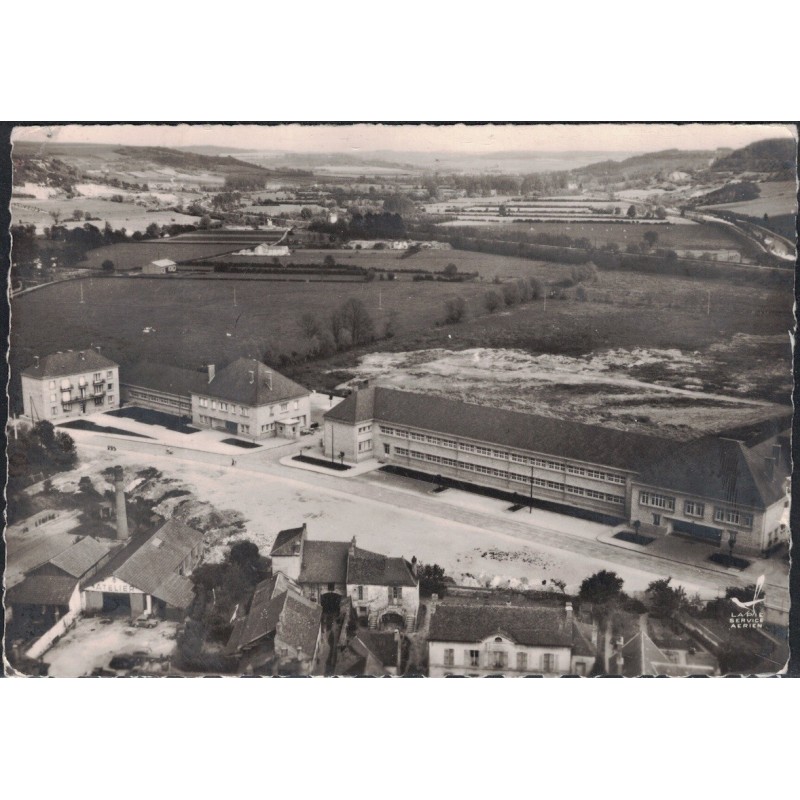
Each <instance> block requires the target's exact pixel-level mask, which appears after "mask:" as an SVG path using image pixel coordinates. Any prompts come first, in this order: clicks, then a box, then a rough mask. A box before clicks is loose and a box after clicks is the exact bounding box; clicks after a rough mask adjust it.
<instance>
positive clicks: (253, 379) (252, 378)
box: [248, 369, 256, 383]
mask: <svg viewBox="0 0 800 800" xmlns="http://www.w3.org/2000/svg"><path fill="white" fill-rule="evenodd" d="M248 372H249V373H250V383H255V382H256V373H255V370H252V369H251V370H248Z"/></svg>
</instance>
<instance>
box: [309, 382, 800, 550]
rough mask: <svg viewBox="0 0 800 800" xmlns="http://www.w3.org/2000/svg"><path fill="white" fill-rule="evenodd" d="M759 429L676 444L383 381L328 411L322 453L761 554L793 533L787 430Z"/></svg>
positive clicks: (577, 514)
mask: <svg viewBox="0 0 800 800" xmlns="http://www.w3.org/2000/svg"><path fill="white" fill-rule="evenodd" d="M761 427H762V430H761V431H760V432H758V431H757V432H756V433H755V434H749V433H747V434H744V435H743V436H742V438H741V439H734V438H726V437H723V436H713V435H712V436H704V437H702V438H699V439H696V440H694V441H689V442H679V441H674V440H672V439H666V438H661V437H657V436H651V435H645V434H640V433H632V432H627V431H622V430H617V429H614V428H604V427H600V426H597V425H586V424H583V423H578V422H572V421H570V420H560V419H555V418H553V417H544V416H540V415H535V414H527V413H522V412H517V411H508V410H504V409H497V408H489V407H486V406H481V405H477V404H474V403H464V402H462V401H459V400H450V399H447V398H443V397H438V396H433V395H424V394H417V393H412V392H403V391H399V390H396V389H386V388H381V387H376V388H368V389H364V390H361V391H356V392H354V393H353V394H351V395H350V396H349V397H347V398H346V399H345V400H343V401H342V402H341V403H339V405H337V406H335V407H334V408H333V409H331V410H330V411H328V412H327V413H326V415H325V425H324V430H323V450H324V453H325V455H326V456H327V457H329V458H338V457H339V455H340V454H342V453H343V454H344V459H345V460H347V461H352V462H358V461H363V460H366V459H370V458H377V459H379V460H380V461H382V462H385V463H386V464H387V465H390V466H391V467H392V468H394V469H396V470H401V471H405V472H407V473H410V474H421V475H427V476H431V477H433V478H434V479H435V480H438V481H440V482H441V483H442V484H446V485H459V484H460V485H464V486H478V487H481V488H482V489H484V490H491V491H493V492H496V493H498V494H502V496H505V497H508V498H509V499H512V500H514V499H515V500H516V502H518V503H520V504H525V503H532V504H534V503H535V504H538V505H540V506H543V507H546V508H551V509H552V510H555V511H561V512H564V513H571V514H573V515H576V516H584V517H586V516H589V517H590V518H593V519H600V520H603V521H606V522H609V523H620V522H629V523H630V524H632V525H636V527H638V528H640V529H642V532H646V531H651V532H653V533H655V534H659V535H660V534H670V533H677V534H681V535H686V536H690V537H693V538H697V539H702V540H705V541H707V542H709V543H712V544H717V545H720V546H725V547H727V546H728V544H729V542H730V541H731V538H732V537H733V542H734V545H735V550H736V552H739V553H744V554H750V555H760V554H764V553H767V552H769V551H770V550H772V549H773V548H775V547H777V546H780V545H782V544H785V542H787V541H788V536H789V531H788V527H787V526H786V525H785V524H783V522H782V518H783V516H784V513H785V510H786V506H787V503H788V496H787V478H788V475H789V473H790V452H789V438H788V435H785V434H782V433H780V432H779V431H778V430H771V429H770V426H769V425H767V424H764V425H763V426H761ZM776 427H779V426H776ZM732 435H735V434H732Z"/></svg>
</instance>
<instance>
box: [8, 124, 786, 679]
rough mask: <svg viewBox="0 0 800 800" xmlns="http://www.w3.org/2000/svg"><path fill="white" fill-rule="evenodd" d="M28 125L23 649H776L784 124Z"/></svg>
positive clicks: (157, 664)
mask: <svg viewBox="0 0 800 800" xmlns="http://www.w3.org/2000/svg"><path fill="white" fill-rule="evenodd" d="M11 138H12V153H11V161H12V172H11V184H12V185H11V187H10V188H11V201H10V211H11V236H12V246H11V254H10V255H11V267H10V274H9V278H8V284H9V291H8V296H9V303H10V344H9V350H8V355H7V357H8V364H9V372H10V379H9V385H8V418H7V424H6V432H7V458H8V476H7V486H6V497H7V511H6V520H5V546H6V566H5V573H4V584H3V588H4V596H3V597H4V620H5V635H4V642H3V644H4V648H3V656H4V658H3V661H4V664H3V666H4V673H5V675H6V676H8V677H27V676H50V677H55V678H61V677H72V678H75V677H82V676H86V677H90V676H93V677H101V678H102V677H118V676H142V677H166V676H184V677H200V676H209V675H214V676H217V675H219V676H229V677H239V676H265V677H266V676H312V677H319V678H324V677H339V678H347V677H354V676H379V677H384V676H386V677H389V676H391V677H403V676H423V677H429V678H440V677H456V676H459V677H495V676H502V677H506V678H516V677H534V676H535V677H542V676H543V677H560V676H581V677H587V678H589V677H596V676H608V675H614V676H624V677H628V678H638V677H640V676H668V677H674V678H678V677H688V676H711V677H716V676H724V675H780V674H785V673H786V670H787V662H788V659H789V644H788V630H789V613H790V593H789V567H790V545H791V534H790V502H791V474H792V454H791V445H792V437H791V432H792V404H791V397H792V387H793V380H792V359H793V351H792V347H793V337H794V329H795V318H794V312H793V302H794V278H795V263H796V259H797V246H796V225H797V211H798V208H797V140H798V131H797V127H796V126H794V125H787V124H785V123H774V124H773V123H768V124H766V123H762V124H738V123H730V124H728V123H726V124H717V123H714V124H675V125H669V124H495V125H490V124H486V125H484V124H481V125H473V124H470V125H457V124H438V125H433V124H408V125H404V124H285V125H284V124H268V125H251V124H242V125H237V124H232V125H198V124H191V125H166V124H163V125H162V124H136V125H118V124H111V125H77V124H75V125H73V124H64V125H60V126H56V127H52V126H51V127H45V126H36V125H21V126H18V127H16V128H14V130H13V131H12V137H11Z"/></svg>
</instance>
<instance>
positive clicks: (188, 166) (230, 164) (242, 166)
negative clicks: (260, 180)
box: [115, 146, 267, 175]
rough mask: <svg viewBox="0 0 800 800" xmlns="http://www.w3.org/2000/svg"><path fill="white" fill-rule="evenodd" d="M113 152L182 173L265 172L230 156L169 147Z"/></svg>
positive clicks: (227, 173)
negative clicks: (211, 154)
mask: <svg viewBox="0 0 800 800" xmlns="http://www.w3.org/2000/svg"><path fill="white" fill-rule="evenodd" d="M115 152H116V153H117V154H119V155H121V156H124V157H126V158H130V159H131V160H143V161H150V162H152V163H155V164H160V165H162V166H165V167H172V168H174V169H180V170H184V171H192V170H207V171H209V172H221V173H223V174H225V175H232V174H234V175H235V174H237V173H240V172H247V173H253V172H265V173H266V172H267V170H265V169H264V168H263V167H260V166H258V165H257V164H251V163H249V162H246V161H239V160H238V159H236V158H233V157H232V156H210V155H203V154H201V153H192V152H187V151H186V150H174V149H172V148H171V147H130V146H124V147H117V148H116V150H115Z"/></svg>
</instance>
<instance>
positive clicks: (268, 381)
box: [266, 372, 272, 391]
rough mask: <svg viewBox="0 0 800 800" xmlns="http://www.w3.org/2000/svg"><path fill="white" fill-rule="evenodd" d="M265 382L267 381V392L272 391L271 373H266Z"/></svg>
mask: <svg viewBox="0 0 800 800" xmlns="http://www.w3.org/2000/svg"><path fill="white" fill-rule="evenodd" d="M266 381H267V386H269V390H270V391H272V373H271V372H267V374H266Z"/></svg>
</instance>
